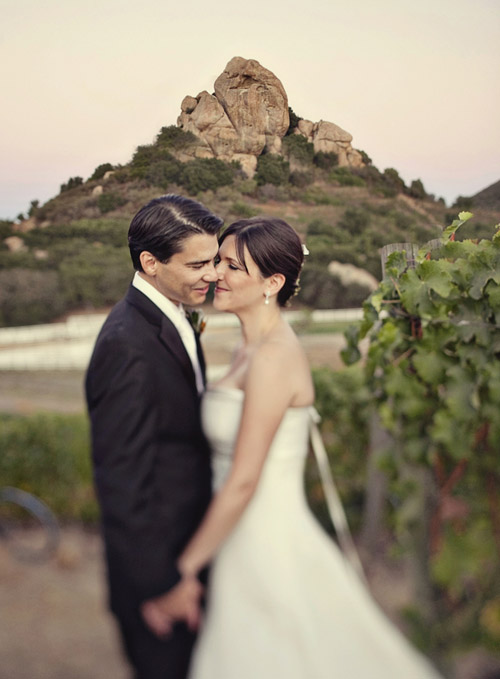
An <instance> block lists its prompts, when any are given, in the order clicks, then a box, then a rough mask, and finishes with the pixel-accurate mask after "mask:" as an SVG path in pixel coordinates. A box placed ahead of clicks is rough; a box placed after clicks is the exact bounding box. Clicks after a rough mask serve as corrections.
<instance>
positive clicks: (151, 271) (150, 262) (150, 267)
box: [139, 250, 158, 276]
mask: <svg viewBox="0 0 500 679" xmlns="http://www.w3.org/2000/svg"><path fill="white" fill-rule="evenodd" d="M139 259H140V262H141V265H142V269H143V271H144V273H145V274H147V275H148V276H155V275H156V269H157V267H158V260H157V259H156V257H155V256H154V255H152V254H151V253H150V252H148V251H147V250H143V251H142V252H141V254H140V255H139Z"/></svg>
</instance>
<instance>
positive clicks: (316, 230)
mask: <svg viewBox="0 0 500 679" xmlns="http://www.w3.org/2000/svg"><path fill="white" fill-rule="evenodd" d="M333 232H334V227H333V226H332V224H330V223H329V222H325V221H323V220H322V219H313V221H312V222H311V223H310V224H309V226H308V227H307V235H308V236H319V235H327V236H331V235H332V234H333Z"/></svg>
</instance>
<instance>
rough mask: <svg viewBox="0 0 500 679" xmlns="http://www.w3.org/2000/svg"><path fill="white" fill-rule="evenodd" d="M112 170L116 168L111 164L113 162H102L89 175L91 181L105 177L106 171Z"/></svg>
mask: <svg viewBox="0 0 500 679" xmlns="http://www.w3.org/2000/svg"><path fill="white" fill-rule="evenodd" d="M111 170H114V167H113V165H111V163H102V164H101V165H98V166H97V167H96V169H95V170H94V172H93V174H92V176H91V177H89V181H93V180H97V179H102V177H104V175H105V174H106V172H111Z"/></svg>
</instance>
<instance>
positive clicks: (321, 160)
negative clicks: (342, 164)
mask: <svg viewBox="0 0 500 679" xmlns="http://www.w3.org/2000/svg"><path fill="white" fill-rule="evenodd" d="M313 163H314V164H315V165H316V167H319V169H320V170H327V171H328V170H332V169H333V168H334V167H336V166H337V165H338V164H339V157H338V155H337V154H336V153H333V151H330V152H325V151H318V153H316V154H315V155H314V158H313Z"/></svg>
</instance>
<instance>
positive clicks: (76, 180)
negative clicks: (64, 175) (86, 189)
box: [60, 177, 83, 193]
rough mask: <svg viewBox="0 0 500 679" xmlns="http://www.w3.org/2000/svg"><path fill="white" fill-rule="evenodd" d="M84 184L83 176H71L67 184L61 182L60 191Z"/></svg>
mask: <svg viewBox="0 0 500 679" xmlns="http://www.w3.org/2000/svg"><path fill="white" fill-rule="evenodd" d="M82 184H83V177H70V178H69V179H68V181H67V182H66V183H65V184H61V190H60V193H64V192H65V191H70V190H71V189H74V188H76V187H77V186H81V185H82Z"/></svg>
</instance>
